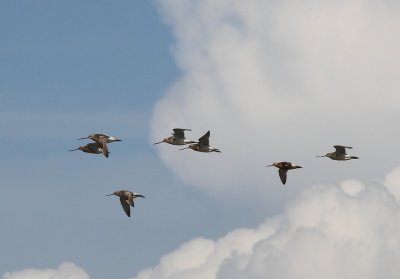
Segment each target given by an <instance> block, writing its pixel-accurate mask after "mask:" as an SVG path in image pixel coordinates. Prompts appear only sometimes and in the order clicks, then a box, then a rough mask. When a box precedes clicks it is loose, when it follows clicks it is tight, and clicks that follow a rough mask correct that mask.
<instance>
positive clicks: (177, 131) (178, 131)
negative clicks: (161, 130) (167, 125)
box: [172, 128, 191, 139]
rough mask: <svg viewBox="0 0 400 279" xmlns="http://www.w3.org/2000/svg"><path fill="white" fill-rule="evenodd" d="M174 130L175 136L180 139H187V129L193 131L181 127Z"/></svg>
mask: <svg viewBox="0 0 400 279" xmlns="http://www.w3.org/2000/svg"><path fill="white" fill-rule="evenodd" d="M172 130H173V131H174V136H175V137H176V138H180V139H185V131H191V130H190V129H181V128H175V129H172Z"/></svg>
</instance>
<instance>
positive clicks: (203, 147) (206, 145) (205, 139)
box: [179, 131, 221, 153]
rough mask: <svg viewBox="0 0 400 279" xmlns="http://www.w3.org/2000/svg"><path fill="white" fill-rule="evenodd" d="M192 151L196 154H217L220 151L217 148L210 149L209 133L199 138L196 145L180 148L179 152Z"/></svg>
mask: <svg viewBox="0 0 400 279" xmlns="http://www.w3.org/2000/svg"><path fill="white" fill-rule="evenodd" d="M189 148H190V149H193V150H194V151H198V152H219V153H221V151H220V150H219V149H217V148H212V147H211V146H210V131H208V132H207V133H205V134H204V136H202V137H201V138H199V142H198V143H194V144H190V145H189V146H188V147H185V148H181V149H179V150H184V149H189Z"/></svg>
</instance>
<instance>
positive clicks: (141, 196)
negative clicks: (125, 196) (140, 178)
mask: <svg viewBox="0 0 400 279" xmlns="http://www.w3.org/2000/svg"><path fill="white" fill-rule="evenodd" d="M135 197H139V198H145V196H143V195H135Z"/></svg>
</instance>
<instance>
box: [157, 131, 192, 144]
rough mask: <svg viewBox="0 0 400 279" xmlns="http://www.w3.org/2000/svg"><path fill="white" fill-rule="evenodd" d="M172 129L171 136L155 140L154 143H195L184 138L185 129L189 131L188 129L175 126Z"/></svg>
mask: <svg viewBox="0 0 400 279" xmlns="http://www.w3.org/2000/svg"><path fill="white" fill-rule="evenodd" d="M172 130H173V131H174V132H173V133H172V136H170V137H168V138H165V139H163V140H162V141H159V142H156V143H154V144H159V143H162V142H166V143H169V144H172V145H186V144H191V143H196V142H195V141H192V140H187V139H186V138H185V131H191V130H190V129H182V128H175V129H172ZM154 144H153V145H154Z"/></svg>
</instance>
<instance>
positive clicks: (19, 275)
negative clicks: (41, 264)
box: [3, 262, 89, 279]
mask: <svg viewBox="0 0 400 279" xmlns="http://www.w3.org/2000/svg"><path fill="white" fill-rule="evenodd" d="M3 278H4V279H89V275H88V274H87V273H86V272H85V271H84V270H83V269H81V268H80V267H78V266H76V265H74V264H73V263H69V262H65V263H62V264H61V265H60V266H58V267H57V269H36V268H28V269H24V270H20V271H15V272H7V273H5V274H4V275H3Z"/></svg>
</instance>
